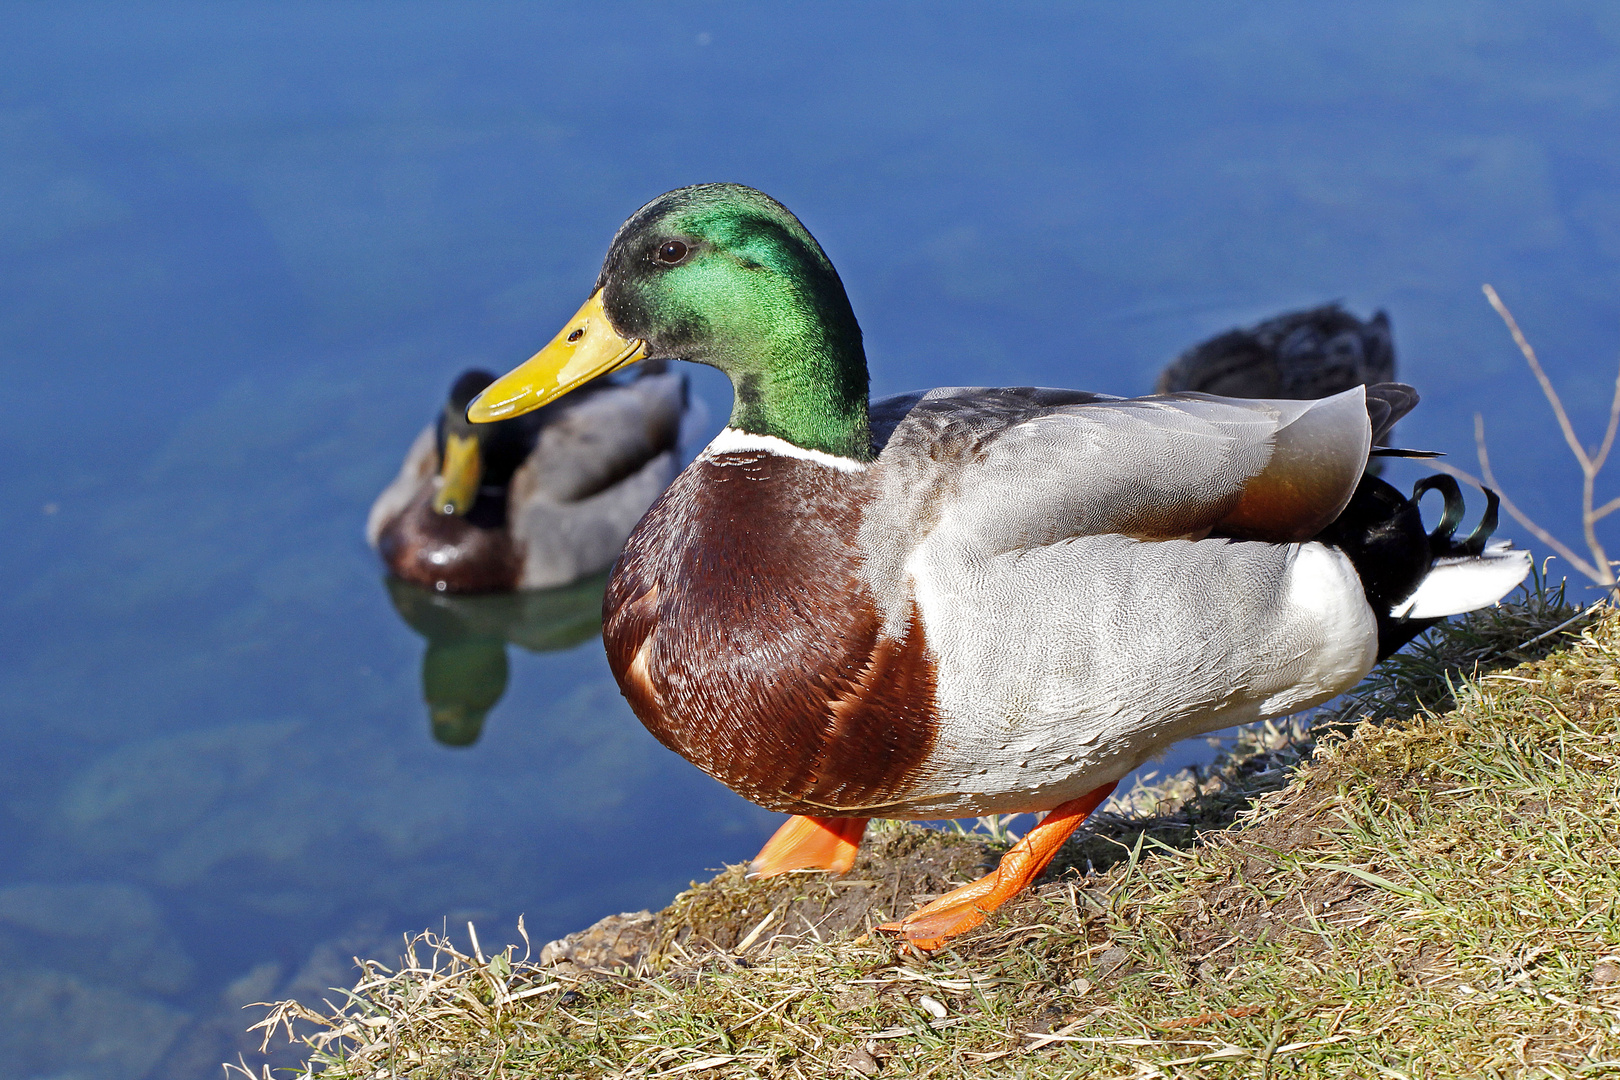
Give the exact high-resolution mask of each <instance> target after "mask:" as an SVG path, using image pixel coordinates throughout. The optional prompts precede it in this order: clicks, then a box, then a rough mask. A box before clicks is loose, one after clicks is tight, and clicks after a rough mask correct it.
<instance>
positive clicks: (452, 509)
mask: <svg viewBox="0 0 1620 1080" xmlns="http://www.w3.org/2000/svg"><path fill="white" fill-rule="evenodd" d="M494 381H495V376H494V375H491V374H490V373H489V372H487V371H479V370H477V369H473V370H470V371H464V372H462V373H461V374H460V375H459V376H457V377H456V381H455V382H454V383H453V384H452V385H451V387H450V397H449V398H448V400H446V401H445V403H444V410H443V412H441V413H440V414H439V424H438V445H439V478H438V486H437V489H436V491H435V493H434V498H433V509H434V510H436V511H437V512H438V513H441V514H450V515H455V516H457V517H466V516H467V514H468V513H469V512H470V511H471V510H472V509H473V507H474V506H476V505H477V503H478V499H479V496H480V494H482V495H486V496H489V495H495V496H497V497H498V496H499V495H500V493H501V492H502V491H504V489H505V487H506V485H507V484H508V483H510V482H511V479H512V474H513V473H514V472H516V471H517V468H518V466H519V465H521V464H522V463H523V459H524V458H525V457H527V456H528V453H529V449H530V445H531V444H532V443H533V441H534V433H535V431H536V430H538V427H539V423H540V418H539V417H534V418H531V420H506V421H502V422H498V423H494V424H474V423H472V422H470V421H469V420H468V419H467V406H468V405H470V404H472V402H473V401H474V400H475V399H476V398H477V397H478V395H479V394H480V393H481V392H482V391H483V390H484V389H485V388H486V387H488V386H489V385H490V384H491V383H493V382H494Z"/></svg>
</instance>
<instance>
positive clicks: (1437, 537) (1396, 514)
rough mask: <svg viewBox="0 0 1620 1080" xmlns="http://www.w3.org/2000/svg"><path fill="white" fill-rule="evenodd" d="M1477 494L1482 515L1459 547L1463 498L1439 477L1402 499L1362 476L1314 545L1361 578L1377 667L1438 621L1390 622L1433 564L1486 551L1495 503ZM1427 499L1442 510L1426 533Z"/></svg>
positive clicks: (1450, 482) (1454, 486)
mask: <svg viewBox="0 0 1620 1080" xmlns="http://www.w3.org/2000/svg"><path fill="white" fill-rule="evenodd" d="M1484 490H1485V513H1484V514H1482V515H1481V516H1480V519H1479V524H1478V525H1476V526H1474V529H1473V531H1472V532H1470V533H1469V534H1468V535H1467V536H1466V537H1464V538H1463V539H1462V540H1458V539H1456V532H1457V527H1458V526H1459V525H1461V524H1462V520H1463V515H1464V512H1465V505H1464V502H1463V496H1462V490H1461V489H1460V488H1459V487H1458V486H1457V482H1456V481H1455V480H1453V479H1452V478H1451V477H1449V476H1447V475H1445V474H1444V473H1437V474H1435V475H1432V476H1426V477H1424V478H1423V479H1422V480H1419V481H1418V482H1417V484H1416V485H1414V486H1413V488H1412V497H1411V498H1410V499H1408V498H1406V497H1405V496H1404V495H1402V494H1401V493H1400V492H1399V491H1397V490H1396V489H1395V488H1394V487H1392V486H1391V485H1389V484H1387V483H1385V482H1384V481H1382V480H1380V479H1378V478H1377V477H1376V476H1364V477H1362V479H1361V483H1360V485H1358V486H1357V488H1356V493H1355V495H1353V496H1352V497H1351V499H1350V503H1349V505H1348V506H1346V507H1345V508H1344V512H1343V513H1341V514H1340V515H1339V516H1338V518H1337V519H1336V520H1335V521H1334V522H1333V524H1331V525H1329V526H1328V527H1327V528H1326V529H1324V530H1323V531H1322V532H1321V534H1320V535H1318V536H1317V537H1316V539H1317V540H1319V541H1321V542H1322V543H1324V544H1328V545H1330V546H1332V547H1336V548H1338V549H1339V550H1340V551H1342V552H1344V553H1345V555H1346V556H1348V557H1349V559H1350V562H1351V565H1353V566H1354V567H1355V568H1356V573H1357V574H1358V575H1359V576H1360V577H1361V587H1362V590H1363V591H1364V592H1365V593H1366V594H1367V603H1368V604H1369V605H1371V607H1372V609H1373V614H1374V616H1375V617H1376V618H1377V620H1378V659H1380V660H1383V659H1384V658H1385V657H1387V656H1389V655H1390V654H1391V653H1393V652H1394V651H1395V650H1396V649H1399V648H1400V647H1401V646H1402V645H1405V644H1406V643H1407V642H1408V641H1411V640H1412V639H1413V638H1415V637H1417V636H1418V635H1419V634H1421V633H1422V632H1423V631H1425V630H1427V629H1428V628H1429V627H1431V626H1433V625H1434V624H1435V623H1437V622H1439V621H1440V620H1439V619H1408V618H1397V617H1396V616H1394V615H1391V614H1390V612H1391V611H1393V610H1394V609H1395V608H1396V607H1397V606H1399V605H1400V604H1401V603H1402V601H1404V600H1406V598H1407V597H1409V596H1411V595H1412V594H1413V593H1414V592H1416V591H1417V588H1418V586H1419V585H1421V584H1422V583H1423V579H1424V578H1425V577H1427V576H1428V573H1429V571H1430V569H1431V568H1432V567H1433V566H1434V564H1435V562H1436V561H1437V560H1439V559H1445V558H1456V557H1466V556H1473V555H1479V554H1481V553H1482V552H1483V551H1484V550H1485V544H1486V541H1488V540H1489V539H1490V538H1491V534H1492V533H1494V532H1495V531H1496V525H1497V510H1498V508H1499V507H1500V505H1501V499H1500V498H1498V497H1497V494H1496V492H1494V491H1492V490H1490V489H1489V488H1486V489H1484ZM1429 491H1439V492H1440V494H1441V496H1442V497H1443V498H1444V499H1445V509H1444V511H1443V512H1442V513H1441V515H1440V521H1439V523H1438V524H1437V525H1435V527H1434V528H1433V529H1432V530H1430V531H1428V532H1425V531H1424V529H1423V516H1422V514H1421V513H1420V511H1419V510H1418V502H1419V500H1421V499H1422V497H1423V496H1424V494H1425V493H1427V492H1429Z"/></svg>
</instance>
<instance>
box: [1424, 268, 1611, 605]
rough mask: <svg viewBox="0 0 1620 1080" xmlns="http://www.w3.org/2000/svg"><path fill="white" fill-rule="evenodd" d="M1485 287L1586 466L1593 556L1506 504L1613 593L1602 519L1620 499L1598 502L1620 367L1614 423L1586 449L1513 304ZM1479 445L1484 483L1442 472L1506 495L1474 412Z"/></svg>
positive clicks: (1587, 530)
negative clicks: (1584, 555)
mask: <svg viewBox="0 0 1620 1080" xmlns="http://www.w3.org/2000/svg"><path fill="white" fill-rule="evenodd" d="M1483 289H1484V292H1485V299H1486V300H1488V301H1490V305H1491V307H1493V308H1495V309H1496V313H1497V314H1498V315H1500V316H1501V317H1502V321H1503V322H1504V323H1506V324H1507V328H1508V333H1510V334H1512V335H1513V341H1514V343H1515V344H1516V345H1518V346H1519V352H1520V353H1521V354H1522V355H1523V356H1524V362H1525V363H1526V364H1528V365H1529V366H1530V373H1531V374H1532V375H1534V376H1535V377H1536V382H1537V383H1539V384H1540V385H1541V393H1542V395H1543V396H1544V397H1546V399H1547V404H1548V405H1550V406H1552V411H1553V416H1554V417H1555V418H1556V419H1557V420H1558V429H1559V430H1560V431H1561V432H1563V434H1564V442H1565V443H1566V444H1567V445H1568V446H1569V449H1570V453H1572V454H1574V455H1575V461H1576V464H1578V465H1579V466H1580V468H1581V532H1582V536H1583V539H1585V541H1586V550H1587V551H1588V552H1589V553H1590V555H1591V558H1590V559H1584V558H1582V557H1581V556H1579V555H1577V554H1575V551H1574V549H1573V548H1571V547H1570V546H1569V545H1568V544H1565V543H1563V542H1561V541H1560V540H1559V539H1558V538H1557V537H1555V536H1553V534H1552V533H1550V532H1548V531H1547V530H1546V529H1544V528H1542V527H1541V526H1540V525H1537V524H1536V523H1535V522H1534V521H1532V520H1531V519H1530V516H1529V515H1528V514H1526V513H1525V512H1524V511H1522V510H1520V509H1519V508H1518V506H1516V505H1515V504H1514V503H1513V501H1512V500H1511V499H1509V498H1508V497H1507V496H1506V495H1502V496H1501V497H1502V507H1503V509H1505V510H1506V511H1507V512H1508V513H1509V514H1510V515H1512V517H1513V520H1515V521H1517V522H1518V523H1519V524H1520V525H1523V526H1524V527H1525V528H1526V529H1529V530H1530V532H1531V534H1532V535H1534V536H1535V537H1536V539H1538V540H1540V541H1541V542H1542V543H1544V544H1546V545H1547V546H1548V547H1550V548H1552V549H1553V550H1554V551H1556V552H1558V554H1559V555H1560V556H1562V557H1563V558H1565V559H1567V560H1568V561H1569V563H1570V565H1571V566H1573V567H1575V569H1577V570H1579V571H1580V572H1581V573H1582V574H1584V575H1586V576H1587V577H1588V578H1591V579H1592V580H1593V581H1594V582H1596V583H1597V584H1599V585H1602V586H1604V587H1605V588H1608V589H1610V590H1611V591H1613V590H1614V589H1615V588H1616V584H1617V583H1616V578H1615V573H1614V566H1615V564H1614V563H1613V562H1612V561H1610V559H1609V555H1608V552H1606V551H1605V550H1604V548H1603V544H1602V542H1601V541H1599V540H1598V535H1597V523H1598V522H1599V521H1600V520H1602V519H1603V518H1605V517H1607V516H1608V515H1609V514H1612V513H1614V512H1615V511H1616V510H1620V498H1615V499H1610V500H1609V501H1608V502H1606V503H1604V504H1603V505H1602V506H1598V507H1594V506H1593V502H1594V501H1595V491H1596V487H1597V477H1598V473H1599V472H1601V471H1602V470H1603V465H1604V463H1605V462H1606V461H1607V460H1608V458H1609V451H1611V450H1613V449H1614V441H1615V434H1616V432H1620V371H1617V372H1616V374H1615V381H1614V396H1613V397H1612V398H1611V399H1610V401H1609V422H1608V424H1607V425H1605V427H1604V429H1603V439H1602V440H1601V441H1600V442H1599V443H1598V445H1597V446H1596V448H1594V449H1593V450H1591V451H1588V450H1587V449H1586V447H1584V446H1582V445H1581V440H1580V439H1579V438H1577V437H1576V435H1575V425H1574V424H1572V423H1571V422H1570V419H1569V413H1568V412H1567V411H1566V410H1565V409H1564V402H1563V399H1562V398H1560V397H1559V396H1558V391H1557V390H1555V389H1553V384H1552V380H1551V379H1549V378H1547V372H1546V370H1545V369H1543V368H1542V366H1541V361H1540V360H1539V359H1537V357H1536V350H1535V349H1533V348H1531V346H1530V342H1529V341H1528V340H1527V339H1526V338H1525V336H1524V331H1522V330H1520V329H1519V323H1518V320H1517V319H1515V318H1514V317H1513V313H1512V312H1511V311H1509V310H1508V307H1507V305H1506V304H1504V303H1503V302H1502V298H1501V297H1500V296H1498V295H1497V293H1496V290H1495V289H1494V288H1492V287H1491V286H1490V285H1485V286H1483ZM1474 449H1475V451H1476V452H1477V453H1478V455H1479V471H1480V475H1481V476H1482V477H1483V478H1484V480H1483V482H1482V481H1481V480H1479V479H1476V478H1475V477H1473V476H1470V475H1469V474H1468V473H1466V472H1464V471H1463V470H1461V469H1459V468H1457V467H1456V466H1454V465H1447V464H1442V463H1436V467H1437V468H1439V469H1440V470H1441V471H1442V472H1446V473H1450V474H1451V475H1452V476H1455V477H1457V478H1458V479H1459V480H1465V481H1467V482H1468V483H1470V484H1473V485H1474V486H1476V487H1485V486H1489V487H1491V488H1493V489H1494V490H1495V491H1496V492H1497V494H1499V495H1501V492H1502V485H1501V484H1499V483H1497V481H1496V477H1495V475H1494V474H1493V473H1492V472H1491V459H1490V454H1489V453H1488V452H1487V451H1486V448H1485V419H1484V417H1482V416H1480V415H1479V414H1477V413H1476V414H1475V415H1474Z"/></svg>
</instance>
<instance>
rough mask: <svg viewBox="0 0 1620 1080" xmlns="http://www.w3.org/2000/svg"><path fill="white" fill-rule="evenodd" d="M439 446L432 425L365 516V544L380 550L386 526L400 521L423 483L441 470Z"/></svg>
mask: <svg viewBox="0 0 1620 1080" xmlns="http://www.w3.org/2000/svg"><path fill="white" fill-rule="evenodd" d="M436 442H437V440H436V439H435V438H434V425H433V424H429V425H428V426H427V427H425V428H423V429H422V431H421V434H419V435H417V436H416V441H415V442H413V443H411V448H410V450H408V451H406V453H405V463H404V464H403V465H401V466H400V467H399V475H398V476H395V477H394V479H393V480H392V481H391V482H390V483H389V485H388V486H387V487H385V488H383V492H382V494H381V495H379V496H377V501H376V502H374V503H372V504H371V512H370V513H369V514H367V515H366V543H368V544H370V545H371V546H372V547H373V548H375V547H376V546H377V538H378V537H379V536H381V535H382V531H383V526H385V525H387V524H388V523H389V522H390V521H391V520H393V519H394V518H395V517H398V516H399V514H400V512H401V511H403V510H404V509H405V507H407V506H409V505H410V502H411V500H412V499H414V498H415V497H416V493H417V492H418V491H420V490H421V489H422V483H423V481H425V480H427V479H428V478H429V477H431V476H432V475H433V474H434V473H435V472H437V471H438V470H439V452H438V449H437V448H436V446H435V443H436Z"/></svg>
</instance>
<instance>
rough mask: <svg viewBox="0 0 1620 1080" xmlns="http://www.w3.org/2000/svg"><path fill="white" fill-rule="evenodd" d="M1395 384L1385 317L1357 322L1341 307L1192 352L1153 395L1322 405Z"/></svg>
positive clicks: (1293, 316) (1295, 314)
mask: <svg viewBox="0 0 1620 1080" xmlns="http://www.w3.org/2000/svg"><path fill="white" fill-rule="evenodd" d="M1393 381H1395V342H1394V339H1393V337H1392V336H1391V334H1390V330H1389V316H1388V315H1386V314H1384V313H1383V312H1382V311H1378V312H1374V313H1373V317H1372V318H1370V319H1368V320H1367V321H1366V322H1362V321H1361V320H1360V319H1358V318H1356V317H1355V316H1354V315H1352V314H1350V313H1349V312H1348V311H1346V310H1344V308H1342V307H1340V306H1339V305H1338V304H1324V305H1322V306H1321V307H1316V308H1309V309H1307V310H1305V311H1290V312H1286V313H1284V314H1282V315H1278V316H1275V317H1273V318H1270V319H1267V320H1266V321H1265V322H1262V323H1257V324H1255V325H1254V326H1251V327H1249V328H1248V329H1234V330H1228V331H1226V332H1225V333H1224V334H1218V335H1216V336H1215V337H1212V338H1210V339H1209V340H1208V341H1205V342H1203V343H1202V344H1199V345H1195V346H1193V347H1192V348H1190V349H1188V350H1187V351H1186V352H1184V353H1182V354H1181V355H1180V356H1178V357H1176V359H1175V360H1174V361H1173V362H1172V363H1171V364H1170V365H1169V366H1168V367H1166V368H1165V369H1164V371H1162V372H1161V373H1160V374H1159V381H1158V383H1157V384H1156V385H1155V386H1154V388H1153V389H1154V393H1157V394H1169V393H1174V392H1176V391H1179V390H1197V391H1201V392H1203V393H1206V394H1220V395H1222V396H1224V397H1253V398H1297V399H1300V400H1306V399H1312V398H1324V397H1328V396H1330V395H1332V394H1336V393H1339V392H1340V391H1342V390H1348V389H1350V388H1351V387H1352V386H1363V385H1374V384H1377V383H1387V382H1393Z"/></svg>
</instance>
